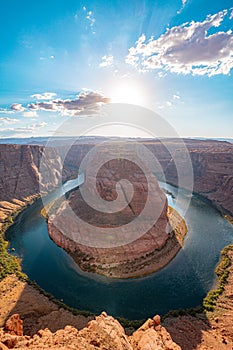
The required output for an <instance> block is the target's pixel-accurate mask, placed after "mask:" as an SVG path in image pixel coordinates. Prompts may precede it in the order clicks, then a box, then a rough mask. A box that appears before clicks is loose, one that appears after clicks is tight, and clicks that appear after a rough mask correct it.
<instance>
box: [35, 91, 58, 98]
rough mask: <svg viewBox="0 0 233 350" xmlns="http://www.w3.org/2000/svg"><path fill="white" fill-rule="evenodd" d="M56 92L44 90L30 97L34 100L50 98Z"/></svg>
mask: <svg viewBox="0 0 233 350" xmlns="http://www.w3.org/2000/svg"><path fill="white" fill-rule="evenodd" d="M55 96H57V94H55V93H54V92H44V93H42V94H34V95H31V98H35V99H36V100H52V99H53V98H54V97H55Z"/></svg>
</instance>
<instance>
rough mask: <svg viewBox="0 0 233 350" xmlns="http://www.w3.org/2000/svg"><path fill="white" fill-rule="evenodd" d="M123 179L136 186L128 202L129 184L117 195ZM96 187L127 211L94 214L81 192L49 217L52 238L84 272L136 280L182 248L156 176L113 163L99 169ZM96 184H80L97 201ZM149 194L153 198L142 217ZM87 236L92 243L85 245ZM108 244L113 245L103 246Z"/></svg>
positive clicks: (120, 161)
mask: <svg viewBox="0 0 233 350" xmlns="http://www.w3.org/2000/svg"><path fill="white" fill-rule="evenodd" d="M121 179H124V180H128V181H129V183H130V184H131V185H132V186H133V197H132V199H131V200H129V199H128V198H127V194H128V192H127V189H128V188H127V186H125V187H124V186H123V184H120V186H119V188H118V193H117V192H116V188H117V184H118V185H119V181H120V180H121ZM95 184H96V188H97V191H98V194H99V195H100V197H101V198H102V199H103V200H104V201H107V202H109V203H110V204H111V203H112V202H113V201H114V200H118V205H120V207H122V208H123V209H122V210H117V209H116V210H115V211H114V212H113V213H104V212H103V210H102V209H101V210H95V209H93V208H92V207H91V206H90V205H88V204H87V203H86V202H85V201H84V199H83V197H82V194H81V192H80V190H79V189H78V190H76V191H74V192H72V193H71V195H70V197H69V199H68V200H67V201H66V202H65V203H64V202H63V203H62V205H61V206H58V210H55V212H54V213H52V215H51V213H50V215H49V218H48V230H49V235H50V237H51V238H52V239H53V240H54V241H55V243H56V244H57V245H59V246H61V247H62V248H64V249H66V250H67V251H68V252H69V253H71V255H72V257H73V258H74V259H75V260H76V261H77V263H78V264H79V266H80V267H81V268H82V269H83V270H86V271H92V272H97V273H100V274H104V275H107V276H112V277H121V278H123V277H136V276H140V275H143V274H146V273H151V272H154V271H156V270H158V269H160V268H162V267H163V266H164V265H166V264H167V263H168V262H169V261H170V260H171V259H172V258H173V257H174V255H176V253H177V252H178V250H179V249H180V248H181V242H180V241H178V240H177V237H176V235H175V233H174V231H173V228H171V226H170V225H169V218H168V215H167V213H168V205H167V199H166V196H165V194H164V192H163V191H162V190H161V189H160V188H159V186H158V183H157V180H156V178H155V176H153V178H151V177H149V178H146V176H145V174H144V173H143V172H142V170H141V169H140V168H139V167H138V166H137V165H136V164H135V163H133V162H131V161H128V160H126V159H113V160H111V161H109V162H107V163H105V164H104V165H103V166H102V167H101V168H100V170H99V172H98V174H97V177H96V179H95V181H94V185H95ZM94 185H93V179H92V178H90V177H89V176H88V175H86V179H85V183H84V185H82V186H86V187H87V190H88V191H89V190H90V192H91V198H93V199H94V198H95V196H92V195H93V187H94ZM82 188H83V187H82ZM149 191H150V193H152V194H153V196H152V197H153V199H152V201H151V202H150V205H149V208H147V209H146V213H145V214H143V213H142V212H143V210H144V208H145V205H146V202H147V197H148V196H149ZM70 209H72V210H70ZM103 209H104V205H103ZM74 213H75V216H73V214H74ZM140 215H141V217H140V220H138V217H139V216H140ZM171 215H172V216H174V213H171ZM76 218H78V220H76ZM135 220H138V221H137V223H136V222H135ZM83 222H84V223H88V226H87V225H86V224H84V225H83ZM148 222H149V225H148ZM99 228H101V229H102V228H104V233H103V235H104V237H105V239H104V240H103V245H101V242H99V241H98V239H97V240H95V239H96V237H97V234H96V232H97V231H98V229H99ZM111 229H119V230H120V234H118V235H117V234H115V231H114V233H113V234H111ZM185 233H186V231H185V232H184V234H185ZM87 237H92V240H91V241H90V242H87ZM130 237H131V238H130ZM109 240H110V241H111V245H110V246H108V247H105V244H106V243H107V244H108V242H109ZM83 241H85V242H87V243H86V244H84V243H82V242H83ZM99 243H100V244H99Z"/></svg>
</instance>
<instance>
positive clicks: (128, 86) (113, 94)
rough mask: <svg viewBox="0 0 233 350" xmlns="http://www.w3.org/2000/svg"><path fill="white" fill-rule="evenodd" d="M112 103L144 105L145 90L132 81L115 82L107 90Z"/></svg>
mask: <svg viewBox="0 0 233 350" xmlns="http://www.w3.org/2000/svg"><path fill="white" fill-rule="evenodd" d="M109 95H110V98H111V102H112V103H129V104H134V105H145V102H146V101H145V91H143V88H142V87H140V86H139V85H138V84H136V83H134V82H122V83H118V84H116V85H115V86H114V87H113V88H112V89H110V92H109Z"/></svg>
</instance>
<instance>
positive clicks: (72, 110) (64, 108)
mask: <svg viewBox="0 0 233 350" xmlns="http://www.w3.org/2000/svg"><path fill="white" fill-rule="evenodd" d="M109 102H110V99H109V98H107V97H105V96H104V95H103V94H102V93H100V92H98V91H82V92H81V93H80V94H79V95H78V96H77V98H76V99H73V100H61V99H57V100H52V101H49V102H36V103H31V104H29V105H28V108H29V109H30V110H31V113H35V112H32V111H38V110H46V111H51V112H60V113H61V114H62V115H81V114H86V115H88V114H93V113H95V112H96V111H97V110H98V108H99V106H100V104H103V103H109Z"/></svg>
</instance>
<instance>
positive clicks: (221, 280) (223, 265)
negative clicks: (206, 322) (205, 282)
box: [203, 244, 233, 311]
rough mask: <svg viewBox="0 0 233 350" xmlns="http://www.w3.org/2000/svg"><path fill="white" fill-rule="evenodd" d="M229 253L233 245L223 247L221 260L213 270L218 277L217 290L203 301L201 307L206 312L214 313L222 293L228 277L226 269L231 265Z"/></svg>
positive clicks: (211, 292) (212, 291)
mask: <svg viewBox="0 0 233 350" xmlns="http://www.w3.org/2000/svg"><path fill="white" fill-rule="evenodd" d="M229 251H233V244H231V245H229V246H227V247H225V248H224V249H223V250H222V252H221V255H222V259H221V261H220V263H219V264H218V266H217V267H216V270H215V272H216V274H217V276H218V288H217V289H214V290H211V291H210V292H209V293H208V294H207V296H206V297H205V299H204V300H203V307H204V309H205V310H206V311H214V307H215V305H216V302H217V300H218V297H219V295H221V294H222V292H223V291H224V287H225V284H226V281H227V278H228V276H229V270H228V267H229V266H230V265H231V259H230V258H229V255H228V253H229Z"/></svg>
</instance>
